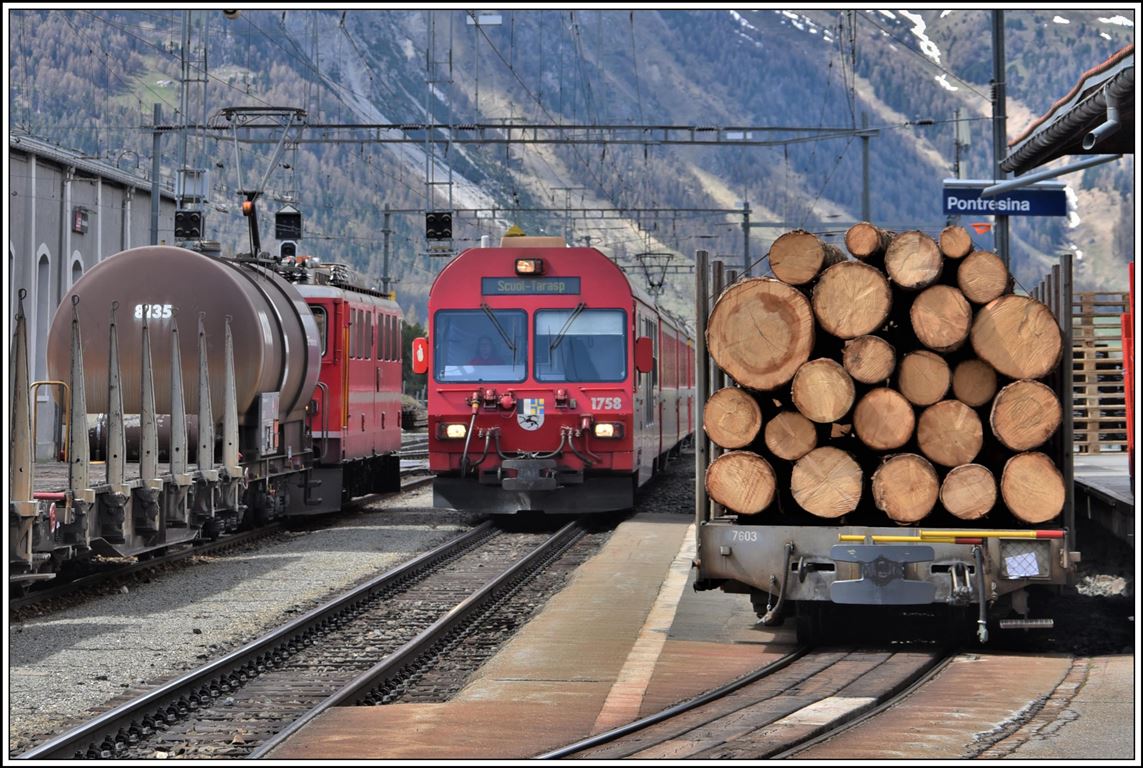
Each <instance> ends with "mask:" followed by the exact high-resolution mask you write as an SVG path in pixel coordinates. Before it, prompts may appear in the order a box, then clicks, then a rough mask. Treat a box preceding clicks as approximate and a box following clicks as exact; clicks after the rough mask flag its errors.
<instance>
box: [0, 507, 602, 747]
mask: <svg viewBox="0 0 1143 768" xmlns="http://www.w3.org/2000/svg"><path fill="white" fill-rule="evenodd" d="M583 533H584V530H583V528H582V527H581V526H580V525H579V524H578V523H576V522H573V523H569V524H567V525H565V526H564V527H563V528H561V529H560V530H559V531H557V532H556V533H555V534H552V535H550V536H549V535H546V534H509V533H503V532H497V531H496V530H495V529H494V528H493V526H492V525H491V523H483V524H481V525H480V526H478V527H476V528H474V529H472V530H471V531H469V532H466V533H465V534H464V535H462V536H460V537H458V538H456V539H453V540H452V541H450V542H447V543H446V544H444V545H442V546H440V547H438V548H436V549H434V550H432V551H430V552H427V553H425V554H423V555H421V556H419V557H417V558H415V559H413V560H411V561H409V562H408V563H405V564H404V565H401V566H399V567H398V568H394V569H392V570H390V571H388V572H386V573H384V574H382V575H380V576H378V577H376V578H375V579H373V580H371V581H369V582H367V583H365V584H363V585H361V586H359V587H356V588H355V589H353V590H350V591H348V592H346V593H344V594H342V595H340V596H338V597H336V598H334V599H333V600H330V601H328V602H326V603H324V604H323V605H321V606H320V607H318V608H315V609H314V610H312V611H310V612H308V613H307V614H305V615H304V616H301V617H299V618H297V619H294V620H293V621H291V622H289V623H288V624H286V625H284V626H282V627H280V628H278V629H276V630H274V631H272V632H270V633H268V634H266V635H264V636H262V637H261V638H259V639H257V640H255V641H253V642H251V643H248V644H247V645H246V646H244V647H242V648H240V649H238V650H236V651H234V652H232V653H230V654H228V655H226V656H224V657H222V658H220V659H217V660H215V661H213V662H211V663H209V664H207V665H205V666H203V667H201V668H199V669H197V670H193V671H191V672H188V673H186V674H183V675H181V676H179V677H178V678H177V679H175V680H172V681H171V682H169V683H167V684H165V685H162V686H160V687H158V688H156V689H153V690H149V691H145V692H141V693H139V694H138V695H136V696H134V697H133V698H130V699H129V700H127V701H124V702H122V703H119V704H118V705H117V706H115V707H114V708H113V709H111V710H109V711H107V712H105V713H103V714H101V715H99V716H97V717H96V718H94V719H93V720H90V721H88V722H87V723H84V724H82V725H80V726H77V727H75V728H73V729H71V730H70V731H68V732H67V733H64V734H62V735H60V736H58V737H55V738H52V739H51V740H49V741H47V742H45V743H42V744H41V745H40V746H38V747H36V748H34V749H32V750H29V751H28V752H25V753H24V754H22V755H20V756H19V757H20V758H22V759H83V758H96V759H108V758H114V759H153V758H156V757H160V758H161V757H178V758H190V759H194V758H199V759H212V758H241V757H259V756H261V755H262V754H264V753H265V752H266V751H268V750H269V749H271V748H273V746H275V745H276V744H277V743H279V742H280V741H281V740H282V739H284V738H285V737H286V736H288V735H289V734H290V733H293V732H294V730H296V729H297V728H298V727H300V726H301V725H302V724H304V723H306V722H308V721H309V720H311V719H313V718H314V717H315V716H317V714H319V713H320V712H321V711H323V710H325V709H328V708H329V707H332V706H337V705H340V704H347V705H351V704H361V703H388V702H389V701H392V700H394V699H396V698H397V697H399V696H400V695H401V692H402V690H403V689H404V688H405V686H406V685H408V684H409V683H410V682H411V681H413V680H415V678H416V677H417V676H418V674H419V671H418V670H420V669H422V668H423V667H424V666H425V665H426V664H430V663H431V661H432V659H433V658H434V657H435V656H436V655H438V654H441V653H445V652H447V650H448V647H449V646H450V645H451V644H453V643H455V642H457V641H458V640H459V639H460V638H462V637H463V636H464V634H463V633H464V631H465V628H466V627H469V626H471V625H472V624H473V623H474V622H476V621H477V620H478V619H479V618H480V617H481V616H483V615H484V614H485V613H486V612H488V611H492V610H495V607H496V605H497V604H498V603H499V602H500V601H502V600H504V599H506V598H507V597H508V596H509V595H510V594H511V593H512V592H514V591H515V590H516V589H517V588H518V587H519V586H520V585H521V584H522V583H523V582H524V581H525V580H526V579H527V578H529V576H531V575H533V574H535V573H537V572H538V571H539V570H541V569H543V567H544V566H545V565H547V564H548V563H550V562H551V561H552V560H554V559H555V558H557V557H559V555H560V554H561V553H562V552H563V551H564V550H565V549H566V548H567V547H569V546H571V544H573V543H574V542H575V541H576V540H577V539H578V538H579V537H580V536H582V535H583Z"/></svg>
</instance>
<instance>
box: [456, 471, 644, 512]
mask: <svg viewBox="0 0 1143 768" xmlns="http://www.w3.org/2000/svg"><path fill="white" fill-rule="evenodd" d="M635 485H636V483H635V475H634V473H614V472H607V473H602V472H590V471H587V472H585V471H583V470H579V469H571V468H568V467H561V466H560V465H558V464H557V462H556V460H555V459H526V458H521V459H505V460H504V461H503V462H501V464H500V465H499V466H497V467H496V468H494V469H487V470H479V474H478V475H477V476H476V477H473V476H471V475H470V476H467V477H462V476H460V475H459V474H456V475H445V474H441V475H437V477H436V478H435V479H434V481H433V506H435V507H438V508H451V509H462V510H465V511H466V512H467V511H471V512H479V513H484V514H498V515H514V514H519V513H537V512H540V513H544V514H550V515H577V514H584V513H586V512H592V513H596V512H598V513H606V512H620V511H623V510H626V509H631V508H632V507H633V506H634V504H635Z"/></svg>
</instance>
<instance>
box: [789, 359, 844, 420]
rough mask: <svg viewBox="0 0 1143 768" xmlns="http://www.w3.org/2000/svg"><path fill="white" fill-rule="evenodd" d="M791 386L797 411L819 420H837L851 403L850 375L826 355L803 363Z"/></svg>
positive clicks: (810, 418) (808, 417) (811, 418)
mask: <svg viewBox="0 0 1143 768" xmlns="http://www.w3.org/2000/svg"><path fill="white" fill-rule="evenodd" d="M790 390H791V395H792V398H793V401H794V406H795V407H796V408H797V409H798V411H799V412H800V413H801V414H802V415H803V416H805V417H806V418H807V419H809V420H810V421H816V422H818V423H819V424H829V423H830V422H833V421H837V420H838V419H840V418H841V417H842V416H844V415H845V414H847V413H848V412H849V409H850V408H851V407H852V406H853V395H854V387H853V379H851V378H850V377H849V374H848V373H846V371H845V368H843V367H842V366H841V364H840V363H838V362H837V361H835V360H831V359H829V358H826V357H822V358H818V359H817V360H810V361H809V362H807V363H805V364H804V365H802V367H801V368H799V369H798V372H797V373H796V374H794V381H793V383H792V384H791V385H790Z"/></svg>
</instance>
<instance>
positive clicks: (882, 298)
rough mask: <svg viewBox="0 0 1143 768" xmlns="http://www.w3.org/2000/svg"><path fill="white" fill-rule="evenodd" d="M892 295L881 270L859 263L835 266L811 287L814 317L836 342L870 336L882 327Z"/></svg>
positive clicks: (891, 303) (843, 263)
mask: <svg viewBox="0 0 1143 768" xmlns="http://www.w3.org/2000/svg"><path fill="white" fill-rule="evenodd" d="M892 305H893V291H892V290H891V289H890V287H889V281H888V280H887V279H886V278H885V275H884V274H883V273H882V272H881V270H879V269H876V268H874V267H871V266H869V265H868V264H862V263H861V262H860V261H844V262H842V263H840V264H834V265H833V266H832V267H830V268H829V269H827V270H826V271H825V272H823V273H822V275H821V277H819V278H818V281H817V283H816V284H815V285H814V291H813V309H814V316H815V317H816V318H817V320H818V323H819V324H820V325H821V327H822V330H824V331H826V332H827V333H831V334H833V335H834V336H837V337H838V338H839V339H852V338H856V337H857V336H864V335H866V334H868V333H872V332H873V331H875V330H877V329H878V328H880V327H881V326H882V324H884V322H885V318H887V317H888V316H889V309H890V308H891V307H892Z"/></svg>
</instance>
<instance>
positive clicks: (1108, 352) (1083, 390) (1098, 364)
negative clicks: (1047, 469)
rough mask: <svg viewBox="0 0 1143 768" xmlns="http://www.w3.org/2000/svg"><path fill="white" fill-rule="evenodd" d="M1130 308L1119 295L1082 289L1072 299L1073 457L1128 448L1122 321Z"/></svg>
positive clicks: (1125, 298) (1124, 296)
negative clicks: (1073, 370)
mask: <svg viewBox="0 0 1143 768" xmlns="http://www.w3.org/2000/svg"><path fill="white" fill-rule="evenodd" d="M1128 306H1130V305H1129V303H1128V296H1127V294H1126V293H1123V292H1098V291H1081V292H1078V293H1076V294H1075V296H1074V298H1073V311H1072V316H1073V318H1074V326H1073V331H1072V334H1073V336H1072V338H1073V344H1072V357H1073V360H1074V365H1075V374H1074V375H1075V379H1074V383H1075V449H1076V452H1077V453H1090V454H1095V453H1114V452H1121V451H1124V450H1126V448H1127V422H1126V407H1127V403H1126V398H1125V396H1124V386H1123V384H1124V358H1123V333H1122V325H1121V318H1122V316H1123V313H1124V312H1126V311H1127V308H1128Z"/></svg>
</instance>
